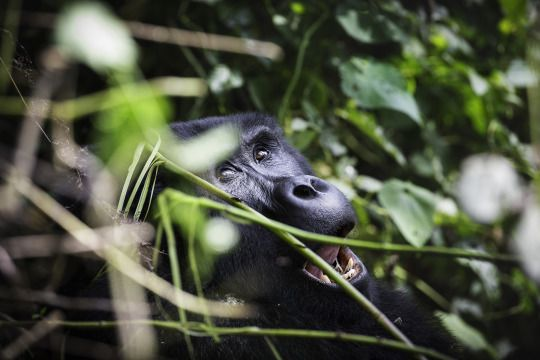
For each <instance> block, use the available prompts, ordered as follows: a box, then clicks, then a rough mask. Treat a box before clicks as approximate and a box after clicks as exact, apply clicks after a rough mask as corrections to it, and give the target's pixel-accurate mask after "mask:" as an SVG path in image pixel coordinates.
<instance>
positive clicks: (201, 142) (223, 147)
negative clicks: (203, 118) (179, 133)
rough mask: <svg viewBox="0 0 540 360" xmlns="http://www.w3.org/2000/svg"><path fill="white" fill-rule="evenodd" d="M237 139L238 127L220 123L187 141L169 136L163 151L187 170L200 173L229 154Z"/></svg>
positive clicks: (234, 148) (236, 143)
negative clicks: (220, 124)
mask: <svg viewBox="0 0 540 360" xmlns="http://www.w3.org/2000/svg"><path fill="white" fill-rule="evenodd" d="M238 141H239V138H238V129H236V128H234V127H232V126H229V125H222V126H220V127H216V128H213V129H210V130H208V131H205V132H204V133H202V134H201V135H199V136H197V137H196V138H192V139H189V140H187V141H182V142H180V141H177V140H176V138H175V137H172V138H169V141H168V143H167V144H166V146H164V149H163V152H164V153H165V154H166V155H167V156H168V157H169V158H170V159H171V160H173V161H175V162H176V163H178V164H179V165H180V166H182V167H184V168H186V169H187V170H189V171H192V172H195V173H202V172H204V171H206V170H208V169H210V168H211V167H213V166H215V165H217V164H218V163H219V162H221V161H223V160H225V159H227V158H228V157H229V156H231V155H232V154H233V153H234V151H235V150H236V149H237V148H238V145H239V143H238Z"/></svg>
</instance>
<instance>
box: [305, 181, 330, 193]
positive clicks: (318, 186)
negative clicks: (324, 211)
mask: <svg viewBox="0 0 540 360" xmlns="http://www.w3.org/2000/svg"><path fill="white" fill-rule="evenodd" d="M309 183H310V184H311V186H313V189H315V190H316V191H318V192H322V193H325V192H328V189H329V186H328V184H327V183H326V181H324V180H321V179H319V178H311V179H309Z"/></svg>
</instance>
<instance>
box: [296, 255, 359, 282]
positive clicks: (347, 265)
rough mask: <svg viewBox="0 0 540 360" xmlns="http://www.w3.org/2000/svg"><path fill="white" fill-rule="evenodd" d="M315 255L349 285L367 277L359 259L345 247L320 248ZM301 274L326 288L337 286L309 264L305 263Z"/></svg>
mask: <svg viewBox="0 0 540 360" xmlns="http://www.w3.org/2000/svg"><path fill="white" fill-rule="evenodd" d="M317 255H319V256H320V257H321V258H322V259H323V260H324V261H326V262H327V263H328V264H330V265H332V266H333V267H334V270H336V271H337V272H338V273H339V274H341V277H342V278H344V279H345V280H347V281H348V282H350V283H351V284H354V283H356V282H358V281H360V280H361V279H362V278H364V277H365V276H366V275H367V270H366V267H365V266H364V264H363V263H362V261H361V260H360V258H358V256H356V254H355V253H354V252H352V250H351V249H349V248H348V247H346V246H335V245H334V246H332V245H326V246H322V247H321V248H320V249H319V250H318V251H317ZM303 272H304V274H306V275H307V277H308V278H309V279H311V280H315V281H317V282H319V283H322V284H324V285H327V286H331V287H338V285H337V284H336V283H335V282H334V281H332V280H330V278H329V277H328V276H327V275H326V274H324V272H323V271H322V270H321V269H319V268H318V267H317V266H315V265H313V264H311V263H309V262H306V264H305V265H304V269H303Z"/></svg>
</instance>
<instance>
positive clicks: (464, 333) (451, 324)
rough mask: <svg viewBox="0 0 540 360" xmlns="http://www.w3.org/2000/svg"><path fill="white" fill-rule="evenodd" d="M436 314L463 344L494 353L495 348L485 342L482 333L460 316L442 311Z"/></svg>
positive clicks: (475, 349) (473, 348)
mask: <svg viewBox="0 0 540 360" xmlns="http://www.w3.org/2000/svg"><path fill="white" fill-rule="evenodd" d="M437 315H438V316H440V317H441V320H442V323H443V325H444V327H446V328H447V329H448V331H450V333H451V334H452V335H454V336H455V337H456V339H458V340H459V341H460V342H461V343H462V344H463V345H465V346H467V347H468V348H469V349H471V350H474V351H480V350H486V351H488V352H489V353H491V354H493V353H494V351H495V350H494V349H493V348H492V347H491V346H490V345H489V344H488V343H487V341H486V339H485V338H484V336H483V335H482V333H480V332H479V331H478V330H476V329H475V328H473V327H472V326H470V325H469V324H467V323H466V322H465V321H463V319H461V317H459V316H458V315H455V314H449V313H444V312H442V311H437Z"/></svg>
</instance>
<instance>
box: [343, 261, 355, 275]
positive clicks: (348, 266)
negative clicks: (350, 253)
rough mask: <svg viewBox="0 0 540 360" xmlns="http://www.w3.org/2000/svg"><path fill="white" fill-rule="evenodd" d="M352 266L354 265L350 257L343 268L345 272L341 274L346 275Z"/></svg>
mask: <svg viewBox="0 0 540 360" xmlns="http://www.w3.org/2000/svg"><path fill="white" fill-rule="evenodd" d="M353 265H354V260H353V258H352V257H351V258H349V261H348V262H347V266H346V267H345V270H344V271H343V272H344V273H346V274H347V273H349V271H350V270H351V269H352V267H353Z"/></svg>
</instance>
